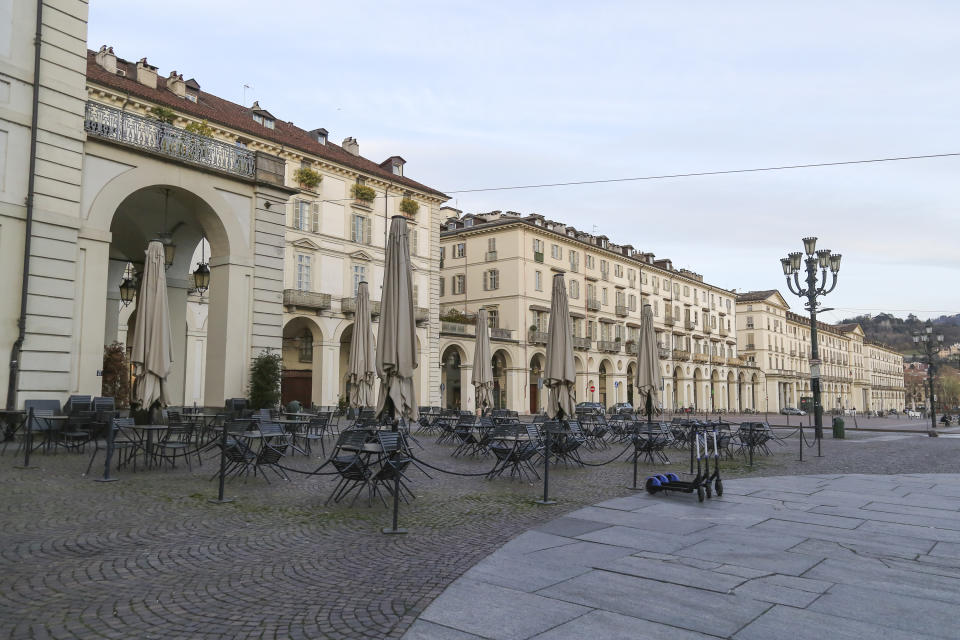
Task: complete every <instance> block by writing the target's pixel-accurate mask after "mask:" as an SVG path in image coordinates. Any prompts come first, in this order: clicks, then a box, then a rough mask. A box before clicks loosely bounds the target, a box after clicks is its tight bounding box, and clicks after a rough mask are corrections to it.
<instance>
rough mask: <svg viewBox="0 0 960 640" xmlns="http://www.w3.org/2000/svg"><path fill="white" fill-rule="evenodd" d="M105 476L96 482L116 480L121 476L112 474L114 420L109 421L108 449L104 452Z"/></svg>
mask: <svg viewBox="0 0 960 640" xmlns="http://www.w3.org/2000/svg"><path fill="white" fill-rule="evenodd" d="M103 455H104V457H105V458H106V459H105V460H104V461H103V477H102V478H97V479H96V480H94V482H116V481H117V480H118V479H119V478H113V477H111V476H110V464H111V463H112V462H113V421H112V420H111V421H109V422H107V450H106V451H105V452H104V454H103Z"/></svg>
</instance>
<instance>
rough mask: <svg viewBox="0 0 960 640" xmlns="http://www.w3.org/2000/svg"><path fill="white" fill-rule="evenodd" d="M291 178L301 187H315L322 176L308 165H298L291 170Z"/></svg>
mask: <svg viewBox="0 0 960 640" xmlns="http://www.w3.org/2000/svg"><path fill="white" fill-rule="evenodd" d="M293 179H294V180H295V181H296V182H297V184H299V185H300V187H301V188H303V189H316V188H317V186H318V185H319V184H320V181H321V180H323V176H321V175H320V174H319V173H318V172H316V171H314V170H313V169H311V168H310V167H300V168H299V169H297V170H296V171H294V172H293Z"/></svg>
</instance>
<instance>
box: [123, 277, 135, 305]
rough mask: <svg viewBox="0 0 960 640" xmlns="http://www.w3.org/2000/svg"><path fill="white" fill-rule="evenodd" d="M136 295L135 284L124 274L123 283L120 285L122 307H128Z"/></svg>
mask: <svg viewBox="0 0 960 640" xmlns="http://www.w3.org/2000/svg"><path fill="white" fill-rule="evenodd" d="M136 295H137V283H136V282H134V280H133V278H131V277H130V276H129V275H127V274H124V276H123V282H121V283H120V302H122V303H123V306H124V307H129V306H130V303H131V302H133V299H134V298H135V297H136Z"/></svg>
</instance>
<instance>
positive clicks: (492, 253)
mask: <svg viewBox="0 0 960 640" xmlns="http://www.w3.org/2000/svg"><path fill="white" fill-rule="evenodd" d="M496 259H497V252H496V251H487V254H486V261H487V262H493V261H495V260H496Z"/></svg>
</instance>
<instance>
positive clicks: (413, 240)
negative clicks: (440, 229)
mask: <svg viewBox="0 0 960 640" xmlns="http://www.w3.org/2000/svg"><path fill="white" fill-rule="evenodd" d="M417 237H418V234H417V230H416V229H408V230H407V241H408V242H409V243H410V255H411V256H415V255H417V246H418V245H417Z"/></svg>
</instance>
